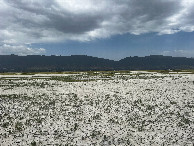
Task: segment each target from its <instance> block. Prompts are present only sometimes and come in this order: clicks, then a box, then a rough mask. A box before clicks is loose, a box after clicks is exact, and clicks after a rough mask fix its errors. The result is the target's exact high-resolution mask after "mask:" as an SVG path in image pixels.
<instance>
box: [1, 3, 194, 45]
mask: <svg viewBox="0 0 194 146" xmlns="http://www.w3.org/2000/svg"><path fill="white" fill-rule="evenodd" d="M193 6H194V2H193V0H182V1H177V0H119V1H115V0H106V1H94V0H82V1H78V0H71V1H69V0H52V1H50V0H0V22H1V23H0V34H1V35H0V42H1V44H20V45H21V44H25V43H39V42H58V41H65V40H78V41H88V40H91V39H95V38H105V37H109V36H112V35H116V34H124V33H131V34H136V35H139V34H143V33H149V32H157V33H158V34H173V33H176V32H178V31H194V19H193V18H194V10H193Z"/></svg>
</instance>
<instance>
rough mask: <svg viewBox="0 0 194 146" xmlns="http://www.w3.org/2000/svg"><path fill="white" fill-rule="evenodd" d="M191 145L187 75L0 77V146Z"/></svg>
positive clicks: (193, 117) (193, 123) (191, 91)
mask: <svg viewBox="0 0 194 146" xmlns="http://www.w3.org/2000/svg"><path fill="white" fill-rule="evenodd" d="M193 143H194V74H193V72H186V71H180V72H158V71H156V72H153V71H152V72H151V71H120V72H119V71H118V72H116V71H115V72H75V73H66V72H64V73H52V74H51V73H50V74H47V73H45V74H44V73H42V74H40V73H37V74H36V73H34V74H33V73H32V74H24V73H23V74H1V75H0V145H1V146H8V145H23V146H26V145H32V146H35V145H38V146H39V145H78V146H88V145H96V146H98V145H102V146H106V145H107V146H111V145H116V146H119V145H120V146H124V145H131V146H140V145H142V146H148V145H153V146H159V145H174V146H179V145H180V146H183V145H188V146H192V145H193Z"/></svg>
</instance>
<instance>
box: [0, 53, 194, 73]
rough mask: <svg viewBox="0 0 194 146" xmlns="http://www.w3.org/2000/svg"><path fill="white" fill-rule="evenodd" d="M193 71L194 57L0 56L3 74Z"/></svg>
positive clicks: (0, 67)
mask: <svg viewBox="0 0 194 146" xmlns="http://www.w3.org/2000/svg"><path fill="white" fill-rule="evenodd" d="M167 69H194V58H186V57H172V56H163V55H150V56H145V57H138V56H134V57H126V58H124V59H121V60H119V61H114V60H109V59H104V58H97V57H92V56H87V55H72V56H55V55H51V56H45V55H27V56H18V55H14V54H12V55H0V72H41V71H42V72H43V71H44V72H45V71H90V70H167Z"/></svg>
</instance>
